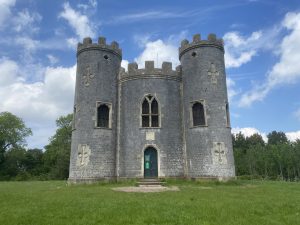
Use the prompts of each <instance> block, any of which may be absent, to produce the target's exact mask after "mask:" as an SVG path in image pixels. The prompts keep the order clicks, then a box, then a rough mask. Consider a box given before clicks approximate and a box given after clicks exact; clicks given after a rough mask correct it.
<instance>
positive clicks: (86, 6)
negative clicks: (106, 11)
mask: <svg viewBox="0 0 300 225" xmlns="http://www.w3.org/2000/svg"><path fill="white" fill-rule="evenodd" d="M97 5H98V2H97V1H96V0H89V1H88V4H82V3H79V4H77V7H78V8H82V9H83V10H88V9H90V8H93V9H95V8H96V7H97Z"/></svg>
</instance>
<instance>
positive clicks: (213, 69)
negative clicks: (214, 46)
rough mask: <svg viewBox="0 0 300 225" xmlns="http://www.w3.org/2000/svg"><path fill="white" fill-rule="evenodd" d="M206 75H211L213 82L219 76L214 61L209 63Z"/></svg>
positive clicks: (215, 82) (215, 81)
mask: <svg viewBox="0 0 300 225" xmlns="http://www.w3.org/2000/svg"><path fill="white" fill-rule="evenodd" d="M207 74H208V76H211V82H212V83H213V84H217V83H218V80H217V77H218V76H219V71H217V69H216V65H215V64H214V63H211V64H210V69H209V70H208V71H207Z"/></svg>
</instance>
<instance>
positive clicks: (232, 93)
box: [226, 77, 238, 102]
mask: <svg viewBox="0 0 300 225" xmlns="http://www.w3.org/2000/svg"><path fill="white" fill-rule="evenodd" d="M226 84H227V92H228V99H229V101H230V102H231V101H232V99H233V97H234V96H236V95H237V94H238V91H236V89H235V82H234V80H232V79H231V78H229V77H227V78H226Z"/></svg>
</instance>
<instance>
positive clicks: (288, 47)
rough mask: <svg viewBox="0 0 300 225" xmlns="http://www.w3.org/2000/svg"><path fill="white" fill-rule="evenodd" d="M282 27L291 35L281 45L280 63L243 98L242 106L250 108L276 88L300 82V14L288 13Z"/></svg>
mask: <svg viewBox="0 0 300 225" xmlns="http://www.w3.org/2000/svg"><path fill="white" fill-rule="evenodd" d="M282 26H283V27H284V28H285V29H287V30H289V31H290V33H289V34H287V35H286V36H285V37H284V38H283V40H282V42H281V44H280V45H279V50H278V54H279V61H278V62H277V63H276V64H275V65H274V66H273V68H272V69H271V70H270V72H268V74H267V79H266V80H265V82H264V83H263V84H262V85H256V86H254V87H253V89H252V90H250V91H248V92H246V93H245V94H244V95H243V96H242V98H241V100H240V103H239V105H240V106H242V107H245V106H250V105H251V104H252V103H253V102H255V101H262V100H263V99H264V98H265V97H266V96H267V94H268V93H269V92H270V91H271V90H272V89H273V88H274V87H276V86H278V85H282V84H291V83H295V82H298V81H299V80H300V63H299V59H300V13H287V14H286V16H285V18H284V20H283V22H282Z"/></svg>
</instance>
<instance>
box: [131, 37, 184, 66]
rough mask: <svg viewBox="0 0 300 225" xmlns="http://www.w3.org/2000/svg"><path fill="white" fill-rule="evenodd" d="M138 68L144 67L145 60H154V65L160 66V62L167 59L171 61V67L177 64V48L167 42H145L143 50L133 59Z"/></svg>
mask: <svg viewBox="0 0 300 225" xmlns="http://www.w3.org/2000/svg"><path fill="white" fill-rule="evenodd" d="M134 60H135V61H136V62H137V63H138V65H139V68H144V67H145V63H144V62H145V61H149V60H150V61H154V64H155V67H161V64H162V62H164V61H168V62H172V63H173V68H175V67H176V66H177V65H179V60H178V48H177V47H176V46H175V45H173V44H171V43H168V42H164V41H162V40H160V39H159V40H156V41H153V42H147V43H146V44H145V49H144V51H143V52H142V53H141V54H140V55H139V56H138V57H137V58H135V59H134Z"/></svg>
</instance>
